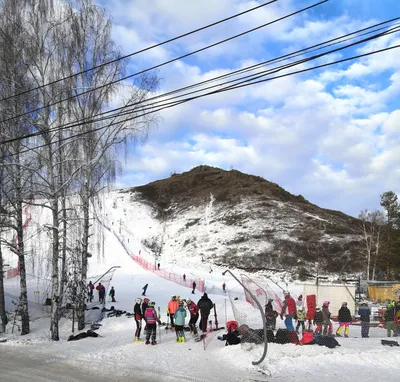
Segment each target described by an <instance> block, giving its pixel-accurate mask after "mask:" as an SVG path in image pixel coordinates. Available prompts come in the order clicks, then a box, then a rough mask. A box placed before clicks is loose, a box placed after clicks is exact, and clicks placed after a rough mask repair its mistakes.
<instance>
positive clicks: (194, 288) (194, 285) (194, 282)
mask: <svg viewBox="0 0 400 382" xmlns="http://www.w3.org/2000/svg"><path fill="white" fill-rule="evenodd" d="M192 287H193V290H192V294H194V291H195V290H196V281H193V284H192Z"/></svg>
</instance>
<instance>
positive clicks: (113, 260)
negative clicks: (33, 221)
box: [0, 194, 400, 382]
mask: <svg viewBox="0 0 400 382" xmlns="http://www.w3.org/2000/svg"><path fill="white" fill-rule="evenodd" d="M115 198H119V199H118V205H117V207H116V208H115V207H114V205H115V204H114V199H115ZM107 203H109V205H108V206H107ZM107 203H106V208H104V212H103V214H104V216H103V218H107V220H108V223H110V224H111V226H114V229H116V232H117V233H118V234H119V235H120V240H121V237H122V240H124V242H128V239H129V246H130V247H129V249H130V250H132V251H139V250H140V251H141V253H142V254H143V256H146V257H148V258H149V259H151V253H150V252H149V251H148V250H146V248H144V247H143V242H142V240H143V238H144V237H148V235H149V230H159V229H160V226H159V225H157V224H158V223H157V222H156V220H155V219H154V218H153V217H152V211H151V210H150V209H149V208H148V207H147V206H143V205H142V206H140V205H139V204H138V203H135V204H134V205H133V207H132V204H131V203H128V201H127V200H125V199H124V200H122V199H121V195H118V194H112V195H111V196H110V197H109V199H108V200H107ZM130 209H132V210H130ZM133 209H134V210H133ZM113 222H114V224H112V223H113ZM120 227H121V228H120ZM150 227H151V228H150ZM104 245H105V247H104V256H103V255H101V254H94V255H93V257H92V258H90V263H89V275H90V276H95V275H102V274H103V273H104V272H106V271H107V270H108V269H109V268H111V267H113V266H119V267H120V268H118V269H117V270H116V271H115V272H114V274H113V278H112V280H111V282H110V286H114V288H115V290H116V300H117V302H116V303H111V302H110V301H109V298H107V301H106V306H107V307H108V308H109V307H110V306H111V305H113V306H114V307H115V308H116V309H120V310H126V311H128V312H132V309H133V305H134V302H135V299H136V298H137V297H141V293H142V287H143V286H144V285H145V284H149V287H148V289H147V294H146V295H147V297H148V298H149V299H150V300H151V301H154V302H155V303H156V307H160V309H161V313H162V317H161V320H162V321H164V322H166V321H167V317H166V306H167V304H168V301H169V300H170V298H171V296H172V295H179V296H181V298H187V297H190V298H191V299H193V300H194V301H195V302H197V301H198V299H199V298H200V297H201V294H200V293H199V292H196V295H192V294H191V289H189V288H186V287H183V286H181V285H178V284H176V283H173V282H171V281H168V280H165V279H163V278H160V277H158V276H157V272H155V273H153V272H149V271H146V270H144V269H142V268H141V267H140V266H139V265H138V264H136V263H135V262H134V261H133V260H132V259H131V258H130V257H129V256H128V254H127V253H126V250H125V249H124V248H123V246H122V245H121V243H120V241H119V240H118V239H117V238H116V236H115V235H114V234H112V233H111V232H109V231H108V230H104ZM92 252H93V251H92ZM174 259H175V260H176V261H172V260H174ZM160 263H161V267H165V268H168V269H170V270H171V271H173V272H175V273H178V274H180V273H181V274H183V273H185V274H186V275H190V274H193V275H195V276H197V277H202V278H205V279H206V286H207V287H208V288H210V290H212V288H213V287H214V290H215V291H216V292H218V294H212V293H209V297H210V298H211V300H212V301H213V302H214V303H216V306H217V313H218V321H219V323H220V326H222V325H225V322H226V321H227V320H230V319H234V316H233V313H232V308H231V305H230V301H229V298H228V297H227V296H226V295H224V294H220V293H219V292H220V290H218V286H220V285H222V283H223V282H224V281H225V282H226V284H227V286H228V291H229V290H232V291H233V292H234V293H236V294H237V295H239V296H240V295H241V293H242V290H240V288H239V287H238V286H237V284H235V282H234V280H233V279H232V278H229V277H228V276H222V271H223V269H219V268H217V267H213V272H212V273H209V267H208V265H207V264H203V263H202V262H201V259H199V258H197V259H196V258H193V257H190V258H189V259H188V260H187V261H186V259H185V257H184V256H181V257H178V256H177V254H175V256H174V255H173V254H172V253H171V252H169V257H166V258H165V259H164V258H162V259H161V261H160ZM17 281H18V280H17V279H11V280H7V281H6V292H7V293H9V294H11V295H17V294H18V293H16V292H18V291H17V289H18V284H17ZM47 288H48V282H47V281H46V279H43V278H41V279H38V278H31V279H30V280H29V289H30V290H29V296H30V299H31V298H33V300H32V301H35V300H34V298H35V295H34V294H33V290H40V291H41V293H42V294H45V293H46V289H47ZM39 305H40V304H39ZM249 309H252V307H251V306H250V305H249ZM210 318H212V319H213V320H214V317H213V316H210ZM278 325H279V326H282V327H283V322H282V321H280V320H279V319H278ZM135 329H136V325H135V321H134V319H133V318H128V317H126V316H121V317H110V318H105V319H104V320H103V321H102V326H101V328H100V329H99V330H98V331H97V332H98V333H99V334H100V335H101V337H98V338H86V339H83V340H80V341H75V342H67V341H66V339H67V338H68V336H69V335H70V334H71V321H69V320H64V321H62V322H61V327H60V341H59V342H58V343H53V342H51V341H50V340H49V338H50V335H49V321H48V319H46V318H43V319H36V320H34V321H33V322H32V323H31V333H30V334H29V335H27V336H24V337H21V336H19V335H18V334H17V333H14V334H11V333H10V325H9V326H8V333H7V334H6V338H7V339H8V342H6V343H0V349H1V350H0V354H1V351H3V350H4V349H7V348H13V349H14V350H16V349H18V350H23V349H27V350H29V351H28V354H31V355H32V356H36V357H42V358H44V359H46V358H47V359H49V360H50V361H53V362H57V363H59V364H60V365H63V367H62V368H61V367H60V372H61V370H63V369H64V367H65V366H68V365H70V366H71V367H74V368H78V369H81V370H84V371H85V373H90V374H91V375H93V376H96V375H98V376H101V378H104V377H109V378H110V380H126V378H129V377H130V376H135V378H137V377H138V376H142V377H143V379H142V380H145V381H176V380H188V381H232V382H235V381H253V380H260V381H263V380H265V381H275V380H276V381H296V382H301V381H307V382H310V381H319V380H321V379H323V380H324V381H325V382H337V380H338V378H340V380H341V381H344V382H345V381H352V382H354V381H363V382H369V381H370V382H376V381H379V380H381V378H382V375H384V376H385V381H387V382H391V381H393V382H394V381H397V380H398V365H399V364H400V351H399V349H400V348H397V347H394V348H390V347H385V346H382V345H381V344H380V339H381V338H385V334H386V332H385V331H384V330H383V329H379V328H372V329H371V333H370V338H354V337H360V328H359V327H355V326H352V327H351V329H350V338H348V339H345V338H339V339H338V341H339V342H340V343H341V345H342V346H341V347H337V348H335V349H328V348H326V347H320V346H317V345H312V346H296V345H292V344H287V345H278V344H269V347H268V354H267V358H266V359H265V361H264V362H263V363H262V364H261V365H258V366H253V365H252V361H254V360H257V359H259V358H260V356H261V354H262V351H263V349H262V347H260V346H256V345H249V344H248V345H244V346H243V347H242V346H226V347H225V346H224V345H225V343H224V342H222V341H219V340H218V339H217V336H218V335H221V334H223V333H224V331H216V332H213V333H210V334H209V335H208V336H207V339H206V341H205V344H204V343H203V342H195V341H194V339H193V338H192V337H191V336H190V335H189V334H188V333H186V338H187V342H185V343H176V341H175V338H176V337H175V333H173V332H171V331H170V330H165V329H164V328H163V327H162V328H160V329H158V330H157V341H158V344H157V345H155V346H152V345H145V344H144V343H134V342H133V339H134V333H135ZM75 334H76V332H75ZM143 337H144V336H143V333H142V338H143ZM61 375H62V373H61ZM0 380H1V374H0ZM128 380H129V379H128Z"/></svg>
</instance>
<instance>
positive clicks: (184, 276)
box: [183, 273, 186, 281]
mask: <svg viewBox="0 0 400 382" xmlns="http://www.w3.org/2000/svg"><path fill="white" fill-rule="evenodd" d="M183 281H186V274H185V273H184V274H183Z"/></svg>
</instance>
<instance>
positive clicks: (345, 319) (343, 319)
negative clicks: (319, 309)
mask: <svg viewBox="0 0 400 382" xmlns="http://www.w3.org/2000/svg"><path fill="white" fill-rule="evenodd" d="M338 316H339V323H340V326H339V327H338V329H337V330H336V337H341V334H340V332H341V331H342V329H343V327H344V336H345V337H346V338H347V337H348V336H349V324H350V323H351V313H350V309H349V308H348V307H347V302H344V303H343V304H342V307H341V308H340V309H339V313H338Z"/></svg>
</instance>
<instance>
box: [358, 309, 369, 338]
mask: <svg viewBox="0 0 400 382" xmlns="http://www.w3.org/2000/svg"><path fill="white" fill-rule="evenodd" d="M358 314H359V315H360V321H361V337H363V338H368V337H369V322H370V316H371V309H370V308H369V307H368V304H367V303H365V302H364V303H362V304H361V306H360V307H359V309H358Z"/></svg>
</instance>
